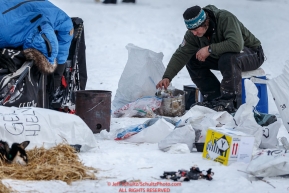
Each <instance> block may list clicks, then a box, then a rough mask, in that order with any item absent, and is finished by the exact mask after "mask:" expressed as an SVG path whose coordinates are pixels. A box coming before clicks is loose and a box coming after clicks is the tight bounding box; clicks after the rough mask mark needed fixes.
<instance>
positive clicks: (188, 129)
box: [158, 125, 195, 151]
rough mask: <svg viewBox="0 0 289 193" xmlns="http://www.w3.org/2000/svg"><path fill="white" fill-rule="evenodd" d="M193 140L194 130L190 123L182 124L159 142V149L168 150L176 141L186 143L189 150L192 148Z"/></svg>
mask: <svg viewBox="0 0 289 193" xmlns="http://www.w3.org/2000/svg"><path fill="white" fill-rule="evenodd" d="M194 142H195V130H194V129H193V128H192V126H191V125H184V126H183V127H177V128H175V130H173V131H172V132H171V133H170V134H169V135H168V136H167V137H166V138H164V139H163V140H161V141H160V142H159V144H158V145H159V149H160V150H163V151H169V150H170V148H171V146H172V145H174V144H178V143H183V144H186V145H187V146H188V148H189V150H190V151H192V150H193V143H194Z"/></svg>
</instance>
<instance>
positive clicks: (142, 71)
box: [112, 44, 165, 110]
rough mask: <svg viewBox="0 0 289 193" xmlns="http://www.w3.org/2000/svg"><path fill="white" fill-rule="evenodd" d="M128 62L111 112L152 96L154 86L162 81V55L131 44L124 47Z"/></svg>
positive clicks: (163, 68)
mask: <svg viewBox="0 0 289 193" xmlns="http://www.w3.org/2000/svg"><path fill="white" fill-rule="evenodd" d="M126 48H127V50H128V61H127V63H126V66H125V68H124V70H123V72H122V75H121V77H120V80H119V82H118V88H117V91H116V94H115V97H114V100H113V102H112V104H113V110H115V109H119V108H121V107H122V106H124V105H126V104H128V103H131V102H133V101H135V100H137V99H138V98H142V97H144V96H154V95H155V92H156V84H157V83H158V82H159V81H160V80H161V79H162V76H163V74H164V72H165V67H164V65H163V63H162V59H163V53H156V52H153V51H151V50H148V49H143V48H140V47H137V46H135V45H133V44H128V45H127V46H126Z"/></svg>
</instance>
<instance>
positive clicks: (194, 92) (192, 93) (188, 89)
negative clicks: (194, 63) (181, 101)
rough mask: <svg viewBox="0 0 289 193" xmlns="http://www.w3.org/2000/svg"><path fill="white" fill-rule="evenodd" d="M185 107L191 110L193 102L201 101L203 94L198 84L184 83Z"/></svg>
mask: <svg viewBox="0 0 289 193" xmlns="http://www.w3.org/2000/svg"><path fill="white" fill-rule="evenodd" d="M184 91H185V109H186V110H189V109H190V107H191V106H192V104H194V103H196V102H201V100H202V96H201V93H200V92H199V89H198V88H197V86H196V85H184Z"/></svg>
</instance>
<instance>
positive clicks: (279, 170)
mask: <svg viewBox="0 0 289 193" xmlns="http://www.w3.org/2000/svg"><path fill="white" fill-rule="evenodd" d="M247 172H248V173H249V174H252V175H254V176H257V177H271V176H279V175H286V174H289V151H287V150H280V149H266V150H262V151H259V152H258V153H257V154H256V155H254V156H253V159H252V161H251V162H250V164H249V165H248V167H247Z"/></svg>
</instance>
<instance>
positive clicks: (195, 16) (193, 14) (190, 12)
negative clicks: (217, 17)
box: [183, 5, 206, 30]
mask: <svg viewBox="0 0 289 193" xmlns="http://www.w3.org/2000/svg"><path fill="white" fill-rule="evenodd" d="M183 17H184V20H185V24H186V26H187V28H188V29H189V30H193V29H196V28H198V27H200V26H201V25H202V24H203V23H204V22H205V21H206V13H205V11H204V10H203V9H202V8H201V7H200V6H197V5H196V6H193V7H190V8H188V9H187V10H186V11H185V12H184V14H183Z"/></svg>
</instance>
